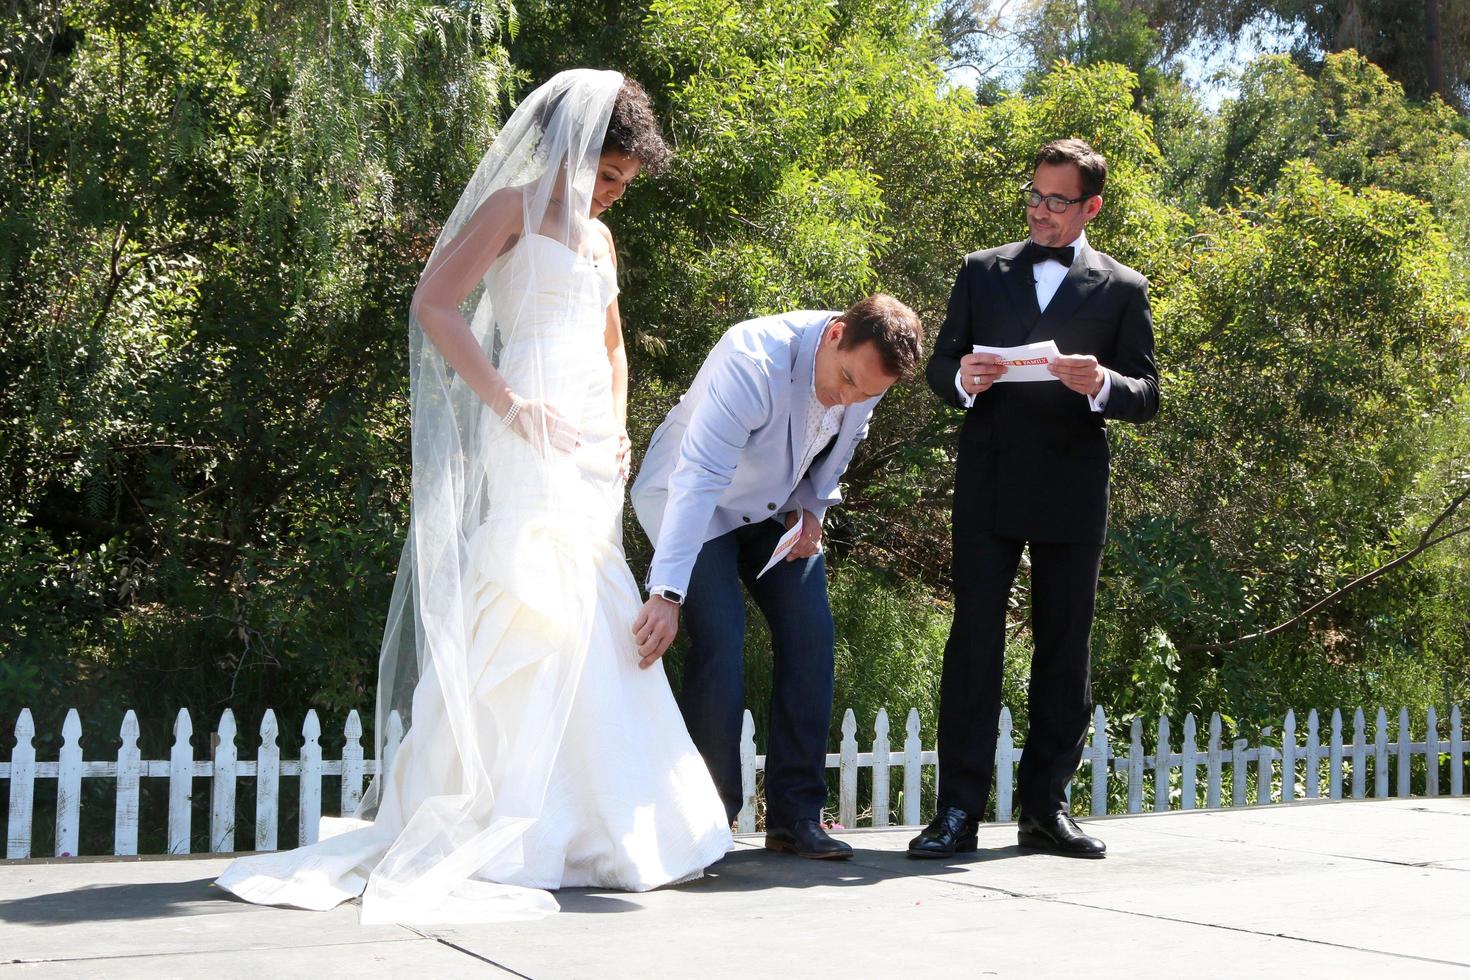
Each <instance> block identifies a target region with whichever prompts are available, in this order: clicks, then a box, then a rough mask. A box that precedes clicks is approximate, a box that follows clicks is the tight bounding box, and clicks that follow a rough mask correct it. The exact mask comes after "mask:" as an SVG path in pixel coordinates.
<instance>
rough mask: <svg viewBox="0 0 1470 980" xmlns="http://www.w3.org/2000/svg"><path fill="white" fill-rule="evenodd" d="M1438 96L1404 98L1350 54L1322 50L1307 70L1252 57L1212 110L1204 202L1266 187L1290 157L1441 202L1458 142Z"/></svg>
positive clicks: (1355, 183) (1361, 182) (1350, 180)
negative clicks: (1210, 172)
mask: <svg viewBox="0 0 1470 980" xmlns="http://www.w3.org/2000/svg"><path fill="white" fill-rule="evenodd" d="M1455 122H1456V116H1455V113H1454V111H1453V110H1452V109H1450V108H1449V107H1448V106H1446V105H1445V104H1444V103H1443V102H1440V101H1438V100H1434V101H1431V102H1427V103H1415V102H1411V101H1409V100H1408V99H1406V98H1405V96H1404V90H1403V86H1401V85H1400V84H1399V83H1398V82H1395V81H1394V80H1393V79H1391V78H1389V76H1388V75H1386V74H1384V72H1383V70H1382V69H1381V68H1379V67H1378V66H1377V65H1375V64H1373V63H1372V62H1370V61H1368V60H1367V59H1366V58H1364V57H1363V56H1362V55H1360V54H1358V53H1357V52H1354V51H1349V52H1345V53H1343V54H1336V55H1328V56H1327V58H1326V59H1325V61H1324V62H1323V63H1322V66H1321V70H1320V71H1319V72H1318V73H1317V74H1316V75H1315V76H1312V75H1308V74H1307V73H1306V72H1305V71H1303V70H1302V69H1301V68H1300V67H1299V66H1298V65H1297V64H1296V63H1295V62H1293V61H1292V60H1291V59H1290V58H1288V57H1286V56H1285V55H1279V56H1272V57H1264V58H1261V59H1259V60H1257V61H1255V62H1253V63H1252V64H1251V66H1250V67H1249V68H1248V69H1247V70H1246V73H1245V76H1244V78H1243V79H1242V80H1241V87H1240V94H1239V96H1237V97H1236V98H1235V99H1233V100H1231V102H1230V103H1229V104H1227V105H1226V106H1225V107H1224V109H1223V111H1222V113H1221V124H1222V125H1221V129H1222V131H1221V133H1220V141H1219V146H1218V149H1217V151H1216V152H1217V154H1218V163H1217V164H1216V169H1215V175H1216V176H1215V180H1214V181H1213V183H1212V186H1211V188H1210V199H1211V202H1212V203H1216V204H1218V203H1222V202H1230V201H1233V200H1235V199H1236V195H1238V194H1239V193H1241V192H1242V191H1255V192H1267V191H1270V190H1271V189H1272V187H1273V186H1274V185H1275V183H1276V181H1277V180H1278V179H1280V178H1281V176H1282V175H1283V173H1284V172H1285V169H1284V168H1285V165H1286V164H1287V163H1289V162H1290V161H1292V160H1311V161H1312V162H1313V163H1315V164H1316V165H1317V166H1318V167H1319V168H1320V169H1321V170H1322V172H1323V173H1324V174H1326V175H1327V176H1328V177H1331V178H1332V179H1334V180H1337V181H1341V182H1342V183H1345V184H1348V185H1349V186H1352V187H1363V186H1366V185H1370V184H1371V185H1373V186H1375V187H1383V188H1387V189H1390V190H1396V191H1403V192H1404V193H1406V194H1412V195H1414V196H1415V197H1419V198H1422V199H1424V200H1427V201H1432V202H1434V203H1435V204H1436V205H1439V206H1445V205H1447V204H1448V203H1449V196H1450V193H1451V188H1450V187H1449V186H1448V185H1447V182H1446V175H1447V174H1448V173H1450V172H1451V170H1452V167H1453V166H1454V165H1455V161H1456V156H1457V154H1458V153H1462V152H1463V149H1464V142H1465V141H1464V138H1463V137H1462V136H1460V135H1459V134H1458V133H1457V132H1456V131H1455Z"/></svg>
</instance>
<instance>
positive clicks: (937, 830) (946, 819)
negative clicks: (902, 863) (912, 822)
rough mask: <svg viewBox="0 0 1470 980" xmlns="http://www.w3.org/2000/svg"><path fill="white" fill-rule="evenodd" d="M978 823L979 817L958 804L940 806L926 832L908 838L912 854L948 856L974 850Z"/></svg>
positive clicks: (921, 856)
mask: <svg viewBox="0 0 1470 980" xmlns="http://www.w3.org/2000/svg"><path fill="white" fill-rule="evenodd" d="M979 825H980V821H979V820H977V819H975V818H974V817H971V816H970V815H969V814H967V813H965V811H964V810H961V809H960V808H959V807H957V806H944V805H941V806H940V807H939V812H938V813H936V814H934V819H933V820H930V821H929V826H927V827H925V828H924V832H923V833H922V834H920V835H919V836H918V837H915V838H914V839H913V840H911V841H909V857H911V858H947V857H954V856H955V855H956V854H959V853H963V852H966V851H973V850H974V849H975V845H976V839H975V830H976V828H977V827H978V826H979Z"/></svg>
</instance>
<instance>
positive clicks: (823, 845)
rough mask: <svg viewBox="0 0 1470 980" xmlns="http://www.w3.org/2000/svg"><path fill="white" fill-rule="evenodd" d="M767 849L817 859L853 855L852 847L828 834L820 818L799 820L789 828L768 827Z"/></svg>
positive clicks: (844, 859)
mask: <svg viewBox="0 0 1470 980" xmlns="http://www.w3.org/2000/svg"><path fill="white" fill-rule="evenodd" d="M766 850H768V851H781V852H782V853H785V854H795V855H796V856H797V857H804V858H812V859H814V860H817V861H846V860H847V859H848V858H850V857H852V848H851V847H849V846H847V844H845V843H843V842H842V841H840V840H836V839H834V838H832V837H829V836H827V832H826V831H825V830H823V829H822V824H821V822H820V821H818V820H798V821H796V823H795V824H794V825H793V826H792V827H791V828H790V829H789V830H788V829H787V828H785V827H767V828H766Z"/></svg>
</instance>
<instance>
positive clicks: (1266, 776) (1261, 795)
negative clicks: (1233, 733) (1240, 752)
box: [1256, 725, 1272, 806]
mask: <svg viewBox="0 0 1470 980" xmlns="http://www.w3.org/2000/svg"><path fill="white" fill-rule="evenodd" d="M1270 737H1271V726H1270V725H1267V726H1266V727H1265V728H1262V729H1261V744H1260V746H1259V747H1258V748H1257V749H1256V805H1257V806H1259V805H1261V804H1263V803H1270V802H1271V770H1272V765H1271V746H1270V744H1268V742H1267V741H1266V740H1267V739H1269V738H1270Z"/></svg>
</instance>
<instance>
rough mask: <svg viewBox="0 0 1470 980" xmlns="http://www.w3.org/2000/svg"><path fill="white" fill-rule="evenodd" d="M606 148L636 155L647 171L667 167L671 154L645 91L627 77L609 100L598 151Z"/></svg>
mask: <svg viewBox="0 0 1470 980" xmlns="http://www.w3.org/2000/svg"><path fill="white" fill-rule="evenodd" d="M609 150H615V151H617V152H618V153H626V154H628V156H631V157H637V158H638V162H639V163H640V164H642V166H643V172H644V173H649V174H660V173H663V172H664V171H665V170H667V169H669V161H670V160H671V159H673V156H674V153H673V151H672V150H670V149H669V144H668V143H665V142H664V136H663V133H662V132H660V131H659V128H658V117H657V116H655V115H654V114H653V103H652V102H650V101H649V98H648V93H647V92H646V91H644V89H643V86H642V85H639V84H638V83H637V82H635V81H633V79H631V78H625V79H623V87H622V88H621V89H619V90H618V97H617V100H616V101H614V102H613V110H612V118H611V119H609V120H608V121H607V135H606V136H605V137H603V140H602V151H603V152H604V153H606V152H607V151H609Z"/></svg>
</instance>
